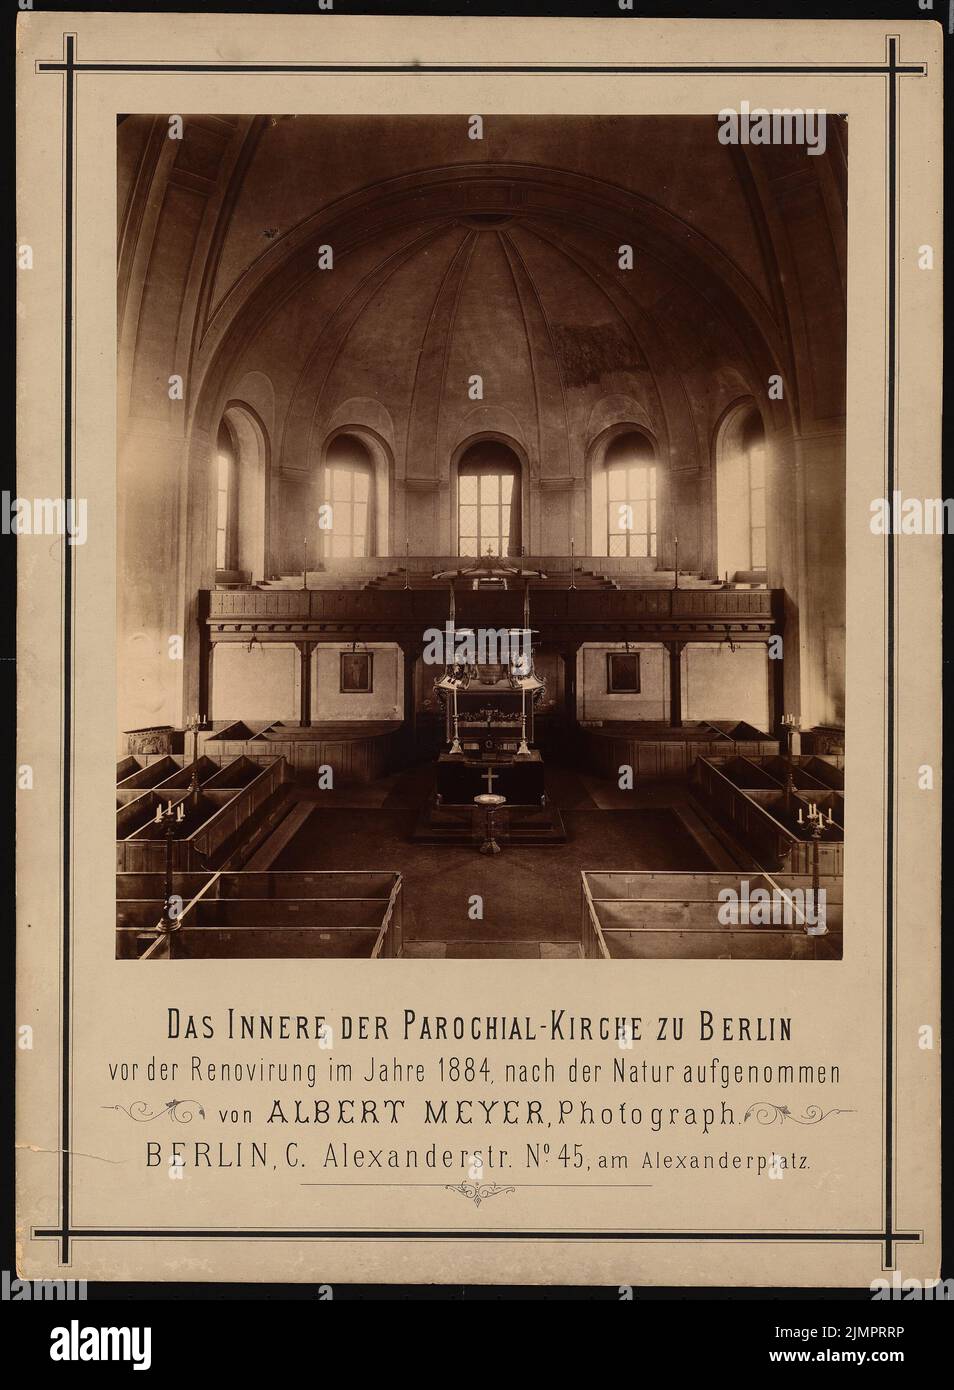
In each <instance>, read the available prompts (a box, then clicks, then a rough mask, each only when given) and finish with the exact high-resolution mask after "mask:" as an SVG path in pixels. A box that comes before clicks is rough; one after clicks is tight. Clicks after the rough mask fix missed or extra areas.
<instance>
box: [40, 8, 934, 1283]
mask: <svg viewBox="0 0 954 1390" xmlns="http://www.w3.org/2000/svg"><path fill="white" fill-rule="evenodd" d="M952 4H954V0H952ZM63 37H64V54H65V56H64V60H63V61H61V62H54V61H38V62H37V63H36V65H35V69H36V72H37V73H38V74H46V73H55V72H60V73H63V74H64V77H65V83H64V323H63V330H64V338H63V366H64V382H63V412H64V417H63V418H64V445H63V474H64V483H65V492H64V495H65V496H70V495H71V488H72V480H73V469H74V456H73V420H74V408H75V400H74V391H75V373H74V363H73V352H74V348H75V332H74V312H73V311H74V255H75V187H76V181H75V158H76V149H75V125H76V122H75V101H76V74H77V73H80V72H83V73H100V74H103V73H110V72H117V73H119V72H122V73H152V72H155V73H160V72H170V73H213V72H214V73H234V74H242V73H245V74H256V73H262V74H277V73H285V74H288V75H295V74H310V75H316V74H317V75H325V76H332V77H333V76H335V75H339V74H340V75H354V74H356V73H366V74H375V73H408V74H418V73H421V74H423V73H432V74H440V73H445V74H453V73H482V74H488V75H493V74H495V73H500V74H501V75H507V74H516V73H520V74H524V75H529V76H532V75H541V76H546V75H552V74H556V73H559V74H581V75H596V74H601V73H602V74H606V75H614V74H615V75H626V74H628V75H642V76H656V75H658V76H666V75H687V76H696V75H707V74H709V75H713V76H720V75H721V76H725V75H730V74H738V75H749V76H751V75H755V74H765V75H794V74H801V75H809V76H811V75H815V76H822V75H824V76H831V75H836V76H837V75H843V76H861V75H872V76H884V77H886V78H887V84H888V138H887V156H888V158H887V176H888V177H887V182H888V209H887V213H888V215H887V264H888V295H887V301H888V302H887V343H888V362H887V387H886V397H887V399H886V406H887V416H888V430H887V441H886V445H887V448H886V473H887V479H888V483H889V488H888V496H891V493H892V490H893V482H894V478H895V474H896V441H895V431H896V427H897V409H896V401H897V265H896V262H897V218H898V209H897V135H898V88H897V81H898V77H899V76H903V75H916V76H924V75H925V74H926V72H927V65H926V64H924V63H910V64H900V63H899V62H898V43H899V40H898V36H897V35H887V36H886V39H887V61H886V62H885V63H881V64H875V63H843V64H835V65H826V64H823V63H802V64H774V65H773V64H713V63H700V64H680V65H661V64H625V65H624V64H619V65H617V64H538V65H522V64H451V63H446V64H442V63H376V64H323V63H226V62H222V63H161V62H156V63H144V62H108V63H107V62H82V63H80V62H77V61H76V35H75V34H66V33H64V36H63ZM895 544H896V542H895V539H894V535H893V531H889V538H888V546H887V619H886V627H887V668H888V669H887V678H886V765H887V786H886V807H885V846H886V863H885V880H886V884H885V947H884V950H885V959H884V965H885V969H884V992H883V1000H882V1007H883V1019H884V1034H885V1037H884V1065H885V1085H884V1093H883V1103H884V1153H883V1157H884V1221H883V1229H882V1230H881V1231H879V1232H862V1233H859V1232H825V1231H818V1232H814V1233H798V1234H795V1233H792V1232H768V1233H765V1232H762V1233H760V1232H730V1233H725V1232H723V1233H714V1232H704V1231H694V1232H645V1231H643V1232H619V1233H608V1232H600V1233H597V1234H587V1233H586V1232H573V1231H567V1232H564V1233H559V1232H538V1231H532V1232H527V1233H524V1234H521V1232H519V1231H512V1232H475V1231H459V1232H456V1233H453V1234H448V1235H446V1237H445V1236H443V1235H441V1236H438V1235H435V1234H434V1233H424V1234H421V1233H417V1232H405V1233H403V1234H402V1233H398V1232H394V1231H381V1232H378V1233H374V1232H370V1231H368V1232H365V1231H352V1232H338V1233H334V1232H330V1231H328V1232H326V1231H319V1230H317V1229H314V1230H302V1231H289V1232H280V1231H272V1232H266V1231H262V1232H257V1233H256V1232H252V1231H246V1232H243V1231H241V1230H232V1231H221V1232H217V1231H213V1230H203V1229H196V1230H192V1231H189V1232H185V1233H182V1234H180V1235H175V1234H172V1233H164V1232H163V1231H156V1230H133V1229H131V1228H125V1229H123V1228H116V1229H113V1230H110V1229H109V1228H89V1229H87V1230H84V1229H82V1228H78V1227H74V1226H73V1225H72V1224H71V1222H70V1216H71V1195H72V1186H71V1185H72V1168H71V1161H70V1160H71V1155H70V1150H69V1139H70V1132H71V1100H72V1096H71V1088H70V1062H71V1058H70V1044H71V1026H72V1010H71V1004H72V999H71V991H72V955H71V947H72V939H71V938H72V931H71V927H72V894H71V888H72V882H71V875H72V833H73V830H72V759H73V733H72V699H73V678H74V670H73V601H74V576H73V562H72V554H71V550H70V547H68V546H65V547H64V561H65V563H64V573H63V604H64V609H63V661H64V668H63V669H64V684H63V744H62V747H63V777H62V806H63V820H64V824H63V859H62V870H63V879H62V908H63V923H62V940H61V951H62V961H61V965H62V978H61V1028H62V1037H61V1043H62V1075H61V1084H62V1091H61V1149H62V1160H61V1169H60V1179H59V1181H60V1223H59V1226H57V1227H56V1228H52V1227H44V1228H34V1232H33V1234H34V1236H35V1237H37V1238H39V1237H51V1238H53V1237H55V1238H56V1239H58V1240H59V1241H60V1245H61V1261H60V1262H61V1264H64V1265H68V1264H69V1263H70V1241H71V1239H74V1238H83V1237H84V1236H85V1237H86V1238H89V1239H113V1238H116V1239H124V1238H140V1239H142V1238H148V1239H161V1238H165V1237H166V1235H168V1238H171V1239H178V1238H187V1239H194V1238H203V1237H208V1238H214V1239H221V1238H227V1239H243V1238H252V1237H254V1238H257V1239H262V1238H264V1239H318V1238H323V1239H335V1238H337V1239H374V1238H375V1234H377V1235H378V1236H379V1237H380V1238H382V1239H392V1238H394V1239H401V1238H404V1239H408V1240H415V1239H423V1240H427V1239H438V1238H441V1239H443V1238H447V1239H487V1238H493V1239H501V1240H522V1239H553V1240H561V1239H567V1240H571V1239H581V1240H582V1239H588V1238H589V1239H594V1240H595V1239H618V1240H631V1241H632V1240H650V1241H664V1240H696V1241H708V1240H722V1241H725V1240H734V1241H762V1242H764V1241H787V1240H793V1239H797V1240H807V1241H812V1240H815V1241H874V1240H877V1241H878V1242H879V1243H883V1246H884V1252H883V1264H884V1267H885V1268H890V1267H891V1266H892V1258H893V1254H894V1246H895V1245H896V1244H897V1243H898V1242H900V1241H912V1240H913V1241H918V1240H920V1239H921V1238H922V1235H921V1233H920V1232H899V1231H896V1230H894V1178H895V1170H894V1129H893V1126H894V1094H893V1087H894V1079H895V1078H894V995H893V991H894V981H895V971H894V946H895V922H894V901H893V894H894V883H895V874H894V858H895V854H896V835H895V824H894V817H895V806H894V792H895V767H894V759H895V757H896V752H897V749H896V739H895V724H894V700H895V633H894V625H895V622H896V595H895V576H896V555H895Z"/></svg>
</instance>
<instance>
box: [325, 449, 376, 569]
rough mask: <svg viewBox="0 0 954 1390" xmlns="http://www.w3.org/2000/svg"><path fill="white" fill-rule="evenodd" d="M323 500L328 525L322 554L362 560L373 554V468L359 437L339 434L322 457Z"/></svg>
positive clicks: (336, 557)
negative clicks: (328, 514)
mask: <svg viewBox="0 0 954 1390" xmlns="http://www.w3.org/2000/svg"><path fill="white" fill-rule="evenodd" d="M324 500H325V501H327V502H329V503H330V504H331V509H332V510H331V528H330V530H327V531H324V532H322V533H321V534H323V535H324V536H325V537H326V554H328V555H330V556H332V558H334V559H362V558H364V557H365V556H367V555H372V554H373V553H374V542H373V530H374V471H373V468H372V464H371V456H370V454H369V453H368V450H367V448H366V447H365V445H364V444H363V443H362V442H361V440H360V439H357V438H355V436H354V435H350V434H339V435H338V436H337V438H335V439H333V440H332V441H331V443H330V444H329V446H328V453H327V456H326V458H325V489H324Z"/></svg>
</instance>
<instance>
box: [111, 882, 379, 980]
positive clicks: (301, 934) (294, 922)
mask: <svg viewBox="0 0 954 1390" xmlns="http://www.w3.org/2000/svg"><path fill="white" fill-rule="evenodd" d="M129 877H130V878H131V879H132V878H133V876H129ZM149 877H150V876H148V875H146V876H139V880H138V881H134V882H132V883H131V884H130V887H131V888H133V889H137V890H138V891H141V892H143V893H145V892H146V891H148V890H149V889H152V888H154V886H155V885H154V883H151V882H147V881H144V880H148V879H149ZM185 877H186V876H183V877H182V880H181V881H183V882H184V879H185ZM200 878H201V876H193V879H194V883H195V893H194V896H193V897H192V898H191V900H190V901H189V902H188V903H187V904H186V906H185V909H184V911H183V912H182V914H181V916H180V918H179V920H178V925H177V926H176V928H175V930H174V931H171V932H164V933H163V932H155V931H148V930H143V928H142V927H140V926H137V918H138V920H139V921H142V920H143V919H144V918H145V919H147V918H148V912H149V910H151V909H152V908H153V907H154V905H155V904H154V900H149V899H145V898H143V899H142V900H141V902H142V903H143V904H144V906H143V907H142V910H141V911H138V910H137V909H138V908H139V903H138V902H135V901H134V900H132V899H130V898H127V899H126V900H125V901H124V909H125V912H126V921H125V923H124V924H123V926H122V927H121V929H120V935H121V937H124V938H125V939H127V940H130V941H135V942H136V944H137V946H138V951H137V952H136V954H138V956H139V958H140V959H148V960H196V959H222V958H250V957H255V958H262V957H267V958H279V957H286V958H287V957H301V958H312V957H335V958H352V959H353V958H369V959H375V960H384V959H396V958H398V957H400V956H401V954H402V951H403V899H402V891H401V890H402V879H401V875H400V874H399V873H396V872H376V871H361V870H354V871H351V870H328V871H316V872H296V871H292V872H277V873H271V872H268V873H243V872H234V873H233V872H223V873H217V874H214V875H211V876H208V877H207V878H205V879H204V881H201V882H200V881H199V879H200ZM159 906H160V910H161V901H160V904H159ZM153 921H155V918H153ZM157 937H162V941H161V942H157ZM121 953H123V952H121Z"/></svg>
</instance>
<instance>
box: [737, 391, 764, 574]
mask: <svg viewBox="0 0 954 1390" xmlns="http://www.w3.org/2000/svg"><path fill="white" fill-rule="evenodd" d="M742 452H743V454H744V456H745V462H746V473H747V477H748V486H749V561H750V563H749V568H750V569H753V570H761V569H764V568H765V431H764V430H763V429H762V422H761V420H760V419H759V418H758V416H757V415H756V414H755V413H754V412H753V413H752V415H751V416H749V418H748V419H747V420H746V422H745V426H744V428H743V430H742Z"/></svg>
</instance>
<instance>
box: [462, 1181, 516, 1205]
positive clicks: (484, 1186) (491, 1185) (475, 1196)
mask: <svg viewBox="0 0 954 1390" xmlns="http://www.w3.org/2000/svg"><path fill="white" fill-rule="evenodd" d="M516 1190H517V1189H516V1188H515V1187H502V1186H501V1185H500V1183H496V1182H458V1183H448V1184H447V1191H448V1192H459V1193H460V1195H461V1196H462V1197H466V1198H467V1200H468V1201H470V1202H473V1204H474V1206H475V1207H479V1206H480V1204H481V1202H486V1200H487V1198H488V1197H499V1196H500V1194H501V1192H516Z"/></svg>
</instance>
